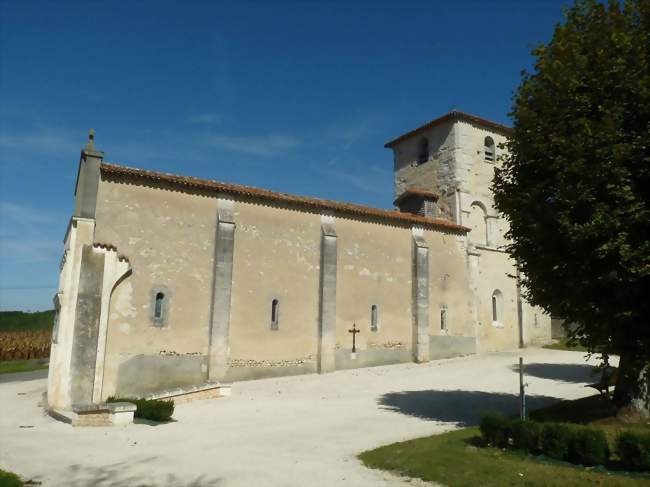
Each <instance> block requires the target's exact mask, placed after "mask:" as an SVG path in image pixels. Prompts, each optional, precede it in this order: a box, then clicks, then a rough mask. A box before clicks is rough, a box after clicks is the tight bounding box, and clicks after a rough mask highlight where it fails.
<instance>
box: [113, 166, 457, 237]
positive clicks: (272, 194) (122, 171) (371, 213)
mask: <svg viewBox="0 0 650 487" xmlns="http://www.w3.org/2000/svg"><path fill="white" fill-rule="evenodd" d="M100 167H101V171H102V172H103V173H107V174H115V175H123V176H134V177H139V178H144V179H149V180H154V181H162V182H166V183H170V184H175V185H178V186H185V187H193V188H197V189H204V190H212V191H216V192H221V193H226V194H231V195H239V196H248V197H258V198H262V199H266V200H270V201H275V202H278V203H285V204H291V205H297V206H303V207H307V208H310V209H314V210H326V211H338V212H341V213H347V214H353V215H361V216H366V217H375V218H380V219H385V220H391V221H398V222H401V223H411V224H414V225H420V226H424V227H434V228H439V229H445V230H450V231H454V232H458V233H467V232H468V231H469V228H467V227H464V226H462V225H458V224H456V223H454V222H451V221H449V220H445V219H442V218H427V217H424V216H421V215H415V214H411V213H402V212H400V211H395V210H385V209H381V208H374V207H371V206H363V205H357V204H354V203H346V202H341V201H334V200H326V199H321V198H314V197H310V196H299V195H293V194H289V193H281V192H276V191H270V190H267V189H260V188H255V187H252V186H244V185H241V184H232V183H223V182H219V181H215V180H212V179H202V178H196V177H192V176H180V175H176V174H170V173H164V172H157V171H150V170H146V169H139V168H134V167H128V166H123V165H119V164H114V163H109V162H102V164H101V166H100Z"/></svg>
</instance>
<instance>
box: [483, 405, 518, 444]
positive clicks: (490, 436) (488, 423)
mask: <svg viewBox="0 0 650 487" xmlns="http://www.w3.org/2000/svg"><path fill="white" fill-rule="evenodd" d="M479 429H480V430H481V434H482V435H483V438H485V441H487V442H488V443H490V444H491V445H492V446H496V447H499V448H504V447H506V446H508V438H509V437H510V429H511V421H510V420H509V419H508V418H506V417H505V416H504V415H503V414H501V413H497V412H492V411H489V412H486V413H483V414H482V415H481V422H480V423H479Z"/></svg>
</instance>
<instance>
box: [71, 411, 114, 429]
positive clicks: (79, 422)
mask: <svg viewBox="0 0 650 487" xmlns="http://www.w3.org/2000/svg"><path fill="white" fill-rule="evenodd" d="M72 426H113V421H112V420H111V414H110V413H108V412H102V413H84V414H78V415H77V418H76V419H73V420H72Z"/></svg>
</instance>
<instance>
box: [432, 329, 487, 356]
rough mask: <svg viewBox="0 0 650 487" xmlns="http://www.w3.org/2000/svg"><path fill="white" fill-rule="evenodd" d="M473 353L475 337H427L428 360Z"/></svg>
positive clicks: (474, 351)
mask: <svg viewBox="0 0 650 487" xmlns="http://www.w3.org/2000/svg"><path fill="white" fill-rule="evenodd" d="M475 353H476V338H475V337H462V336H446V335H429V358H430V359H431V360H437V359H442V358H451V357H458V356H460V355H473V354H475Z"/></svg>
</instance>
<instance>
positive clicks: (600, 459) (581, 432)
mask: <svg viewBox="0 0 650 487" xmlns="http://www.w3.org/2000/svg"><path fill="white" fill-rule="evenodd" d="M569 460H571V462H572V463H577V464H579V465H586V466H591V465H604V464H606V463H607V461H608V460H609V445H608V444H607V436H606V435H605V432H604V431H603V430H601V429H600V428H589V427H577V428H575V427H574V428H573V431H572V432H571V440H570V444H569Z"/></svg>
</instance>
